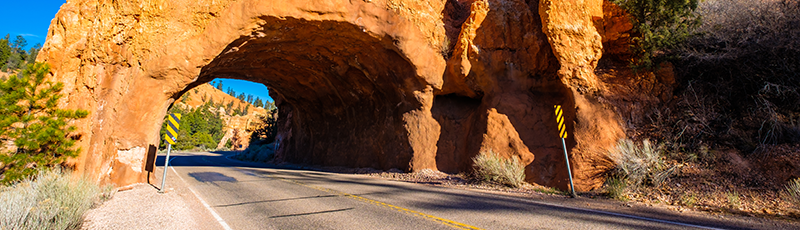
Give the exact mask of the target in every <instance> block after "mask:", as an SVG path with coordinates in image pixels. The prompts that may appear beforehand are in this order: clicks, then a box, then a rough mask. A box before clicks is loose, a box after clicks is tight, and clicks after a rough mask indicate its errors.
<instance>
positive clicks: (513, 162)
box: [472, 150, 525, 188]
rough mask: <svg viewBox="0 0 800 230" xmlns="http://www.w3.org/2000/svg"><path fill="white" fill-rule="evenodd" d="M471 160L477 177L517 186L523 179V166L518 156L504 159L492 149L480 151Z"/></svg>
mask: <svg viewBox="0 0 800 230" xmlns="http://www.w3.org/2000/svg"><path fill="white" fill-rule="evenodd" d="M472 161H473V162H474V163H475V164H474V168H475V175H476V177H478V179H480V180H483V181H488V182H496V183H500V184H503V185H506V186H509V187H514V188H515V187H519V186H520V185H522V182H523V181H524V180H525V166H523V165H522V163H520V162H519V158H517V157H511V159H506V158H503V157H501V156H500V155H499V154H497V153H495V152H494V151H492V150H489V151H485V152H481V154H478V155H477V156H475V157H474V158H472Z"/></svg>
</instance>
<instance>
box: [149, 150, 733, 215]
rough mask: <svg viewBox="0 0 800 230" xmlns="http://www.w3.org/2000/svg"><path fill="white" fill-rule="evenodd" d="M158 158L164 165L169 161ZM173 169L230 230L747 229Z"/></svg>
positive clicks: (327, 176)
mask: <svg viewBox="0 0 800 230" xmlns="http://www.w3.org/2000/svg"><path fill="white" fill-rule="evenodd" d="M159 159H160V160H159V162H158V163H157V165H158V166H162V165H163V157H159ZM170 166H173V167H174V170H175V171H174V172H176V173H177V174H178V176H179V177H180V178H181V179H182V180H184V181H186V184H188V186H189V187H190V188H191V189H192V190H194V191H195V193H197V195H198V196H199V197H201V199H202V200H204V201H205V202H206V203H207V206H208V207H209V208H210V209H211V210H213V211H214V212H215V213H216V214H218V218H219V220H220V221H221V222H224V223H225V224H226V225H227V226H229V227H230V228H231V229H687V228H689V229H691V228H705V227H709V228H741V227H742V225H735V224H726V223H725V222H724V221H720V220H718V219H711V218H710V219H703V218H699V219H698V218H691V219H687V218H683V217H681V216H669V215H659V216H658V217H653V215H650V216H647V215H644V216H639V215H635V214H634V215H631V214H620V213H616V212H609V211H603V210H591V209H588V208H586V207H572V206H570V205H569V204H563V203H561V204H559V203H548V202H546V201H536V200H532V199H526V198H520V197H514V196H505V195H498V194H491V193H486V192H481V191H473V190H464V189H456V188H445V187H438V186H431V185H425V184H416V183H408V182H399V181H390V180H385V179H381V178H374V177H368V176H363V175H352V174H340V173H330V172H321V171H313V170H299V169H287V168H278V167H275V166H270V165H265V164H257V163H250V162H240V161H235V160H230V159H228V158H226V157H225V155H222V154H218V153H182V154H173V155H172V156H171V163H170ZM170 171H172V170H170ZM170 173H173V172H170ZM173 184H174V183H173ZM169 186H170V182H169V181H168V182H167V187H169Z"/></svg>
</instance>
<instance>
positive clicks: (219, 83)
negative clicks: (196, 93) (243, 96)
mask: <svg viewBox="0 0 800 230" xmlns="http://www.w3.org/2000/svg"><path fill="white" fill-rule="evenodd" d="M217 89H218V90H220V91H222V81H219V82H218V83H217Z"/></svg>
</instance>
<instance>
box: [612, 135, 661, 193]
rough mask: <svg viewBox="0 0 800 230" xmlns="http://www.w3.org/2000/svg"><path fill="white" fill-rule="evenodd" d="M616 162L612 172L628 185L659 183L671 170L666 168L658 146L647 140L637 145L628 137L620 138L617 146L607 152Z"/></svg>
mask: <svg viewBox="0 0 800 230" xmlns="http://www.w3.org/2000/svg"><path fill="white" fill-rule="evenodd" d="M609 157H610V158H611V160H612V161H613V162H614V163H615V164H616V168H615V172H614V174H615V175H616V176H618V178H619V179H622V180H624V181H625V182H626V183H628V185H631V186H634V187H635V186H639V185H642V184H649V185H661V184H662V183H663V182H664V181H665V180H666V179H667V177H669V175H670V173H671V172H672V170H670V169H668V167H667V165H666V163H665V162H664V157H663V156H662V155H661V150H660V148H659V147H657V146H654V145H653V144H651V143H650V141H649V140H644V141H642V144H640V145H638V144H636V143H634V142H633V141H632V140H630V139H622V140H620V141H619V143H618V144H617V147H616V148H615V149H613V150H612V151H611V152H609Z"/></svg>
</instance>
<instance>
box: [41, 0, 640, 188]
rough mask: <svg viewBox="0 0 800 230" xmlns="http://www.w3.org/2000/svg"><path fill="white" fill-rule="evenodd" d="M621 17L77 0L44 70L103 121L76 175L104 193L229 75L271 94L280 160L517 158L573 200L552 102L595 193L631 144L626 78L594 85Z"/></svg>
mask: <svg viewBox="0 0 800 230" xmlns="http://www.w3.org/2000/svg"><path fill="white" fill-rule="evenodd" d="M615 10H617V9H616V8H614V6H613V5H612V4H609V3H607V2H605V1H602V0H563V1H556V0H540V1H534V0H432V1H428V0H425V1H423V0H352V1H344V0H341V1H339V0H336V1H296V0H284V1H255V0H239V1H232V0H213V1H212V0H200V1H182V0H178V1H166V0H154V1H141V0H128V1H111V0H75V1H69V2H68V3H67V4H65V5H63V6H62V7H61V10H60V11H59V13H58V14H57V15H56V18H55V19H54V20H53V21H52V24H51V27H50V30H49V34H48V38H47V42H46V43H45V45H44V48H43V49H42V51H41V53H40V55H39V59H38V60H39V61H45V62H48V63H50V64H51V65H52V66H53V69H52V79H54V80H57V81H61V82H64V83H65V85H66V89H65V91H66V93H67V94H68V95H67V96H66V97H64V100H63V102H62V105H63V106H66V107H73V108H77V107H79V108H83V109H87V110H89V111H91V114H90V118H88V119H84V120H81V121H78V122H77V124H76V125H77V126H78V127H79V132H80V134H81V136H82V138H81V139H80V146H82V149H83V152H82V154H81V156H80V157H79V158H78V159H76V160H75V161H74V162H73V163H74V164H75V165H76V167H77V169H78V170H79V171H81V172H83V173H84V174H87V175H90V176H93V177H94V178H96V179H97V180H99V181H103V182H110V183H116V184H118V185H124V184H130V183H135V182H141V181H145V179H146V177H147V174H146V173H145V172H143V168H144V162H145V161H144V160H143V158H144V155H145V149H146V147H147V146H148V145H150V144H154V143H158V142H159V136H158V129H159V128H160V124H161V122H162V119H163V117H164V114H165V112H166V111H167V109H168V107H169V106H170V105H171V104H172V103H173V102H174V101H175V99H177V98H179V97H180V96H181V95H183V94H185V93H186V92H188V91H190V90H191V89H192V88H194V87H197V86H198V85H202V84H204V83H207V82H209V81H211V80H213V79H215V78H234V79H243V80H249V81H253V82H260V83H264V84H266V85H267V86H269V87H270V91H271V93H272V94H273V98H275V99H276V103H277V105H278V107H279V109H280V115H279V123H280V128H279V133H280V134H279V136H278V141H279V142H280V144H279V146H280V147H279V148H278V149H277V153H276V157H277V158H279V159H283V160H285V161H289V162H296V163H307V164H319V165H338V166H349V167H372V168H378V169H391V168H397V169H401V170H407V171H415V170H421V169H437V170H441V171H445V172H458V171H466V170H469V168H470V167H471V164H472V162H471V158H472V157H473V156H475V155H477V154H479V153H480V152H482V151H487V150H493V151H495V152H498V153H500V154H502V155H503V156H506V157H511V156H517V157H519V158H520V159H521V160H522V162H523V163H525V164H526V165H527V167H526V174H527V178H526V180H528V181H530V182H535V183H539V184H543V185H548V186H555V187H559V188H562V189H564V188H567V184H568V183H567V180H566V179H567V174H566V172H567V170H566V166H565V163H564V159H563V151H562V147H561V140H559V138H558V137H557V134H556V133H557V131H556V129H557V127H556V123H555V115H554V111H553V106H554V105H563V106H564V109H565V111H564V112H565V118H566V121H567V129H568V133H569V135H568V138H567V139H566V143H567V148H568V150H569V154H570V157H571V159H570V162H572V163H573V172H575V177H576V187H577V188H578V189H580V190H588V189H592V188H595V187H597V186H599V185H600V184H601V183H602V176H601V175H600V173H602V172H603V171H604V170H605V167H607V165H608V161H607V157H606V156H605V153H604V151H605V149H606V148H608V147H610V146H612V145H613V144H614V143H615V142H616V140H617V139H618V138H620V137H622V136H623V130H622V127H621V125H620V123H621V119H620V116H619V115H618V113H616V107H615V104H614V103H610V102H608V101H606V100H603V97H602V96H603V95H607V94H609V92H612V91H610V90H609V89H610V88H611V89H615V88H614V87H613V86H614V85H615V84H619V82H623V81H619V79H617V80H613V79H611V80H610V78H607V77H598V75H597V74H595V71H596V70H595V68H596V66H597V65H598V63H599V62H600V60H601V58H602V57H603V56H604V51H608V52H609V53H611V54H615V55H617V54H618V53H619V52H620V51H619V46H620V44H622V47H625V46H626V45H625V44H626V43H625V42H626V41H625V39H626V37H627V35H626V33H625V31H626V28H629V27H626V25H625V20H619V19H620V16H619V14H617V13H615V12H616V11H615ZM604 47H609V48H613V47H616V48H613V49H608V48H607V49H604ZM615 52H616V53H615ZM612 80H613V81H612ZM612 93H613V92H612ZM616 102H618V103H630V102H626V101H624V100H619V101H616Z"/></svg>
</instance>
